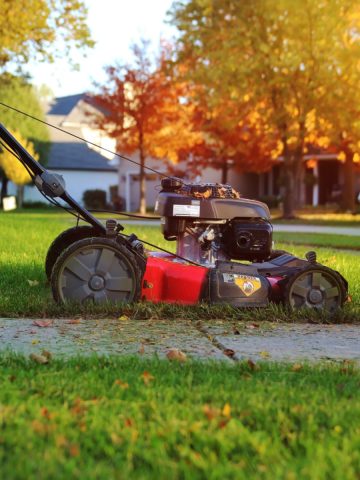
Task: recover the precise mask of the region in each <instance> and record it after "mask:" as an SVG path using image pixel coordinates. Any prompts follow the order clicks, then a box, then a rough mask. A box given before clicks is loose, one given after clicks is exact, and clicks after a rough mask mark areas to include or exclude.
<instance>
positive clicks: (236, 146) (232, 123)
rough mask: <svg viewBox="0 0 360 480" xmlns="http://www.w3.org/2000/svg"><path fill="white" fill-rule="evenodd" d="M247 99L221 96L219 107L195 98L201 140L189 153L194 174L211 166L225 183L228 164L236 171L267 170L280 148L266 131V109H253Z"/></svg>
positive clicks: (269, 132)
mask: <svg viewBox="0 0 360 480" xmlns="http://www.w3.org/2000/svg"><path fill="white" fill-rule="evenodd" d="M246 100H247V99H246V98H245V99H244V100H243V101H242V102H239V100H236V101H233V100H230V99H227V100H226V99H225V97H224V96H223V98H222V102H221V104H218V105H215V106H211V105H209V102H207V101H206V98H205V97H204V96H203V97H202V98H201V96H199V95H198V96H197V108H196V114H195V117H194V118H195V125H196V129H197V130H198V131H200V132H201V134H202V135H201V136H202V139H201V142H200V143H197V144H196V145H195V146H193V147H192V149H191V152H190V153H191V156H192V159H193V168H194V169H195V171H199V169H201V168H202V167H204V166H210V165H211V166H212V167H213V168H215V169H219V170H221V183H227V181H228V171H229V167H230V165H232V166H233V168H234V169H235V170H236V171H238V172H257V173H261V172H265V171H267V170H269V169H270V167H271V165H272V164H273V162H274V160H276V158H277V157H278V155H279V154H280V152H281V150H280V147H281V146H280V145H279V142H277V141H276V138H274V136H273V135H272V134H271V131H269V130H268V126H267V122H266V111H265V109H263V111H262V109H261V108H260V107H259V108H258V109H257V110H254V109H252V108H250V107H249V105H248V104H247V101H246ZM188 153H189V152H188Z"/></svg>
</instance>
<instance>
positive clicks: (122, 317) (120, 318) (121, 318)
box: [118, 315, 130, 322]
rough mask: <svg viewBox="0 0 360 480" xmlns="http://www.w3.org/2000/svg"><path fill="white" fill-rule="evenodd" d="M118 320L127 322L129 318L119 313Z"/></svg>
mask: <svg viewBox="0 0 360 480" xmlns="http://www.w3.org/2000/svg"><path fill="white" fill-rule="evenodd" d="M118 320H121V321H122V322H128V321H129V320H130V319H129V317H128V316H127V315H121V317H119V318H118Z"/></svg>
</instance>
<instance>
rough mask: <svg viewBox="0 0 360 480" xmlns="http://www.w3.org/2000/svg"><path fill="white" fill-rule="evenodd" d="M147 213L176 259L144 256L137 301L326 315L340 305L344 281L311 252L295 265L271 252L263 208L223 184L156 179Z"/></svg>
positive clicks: (266, 212) (267, 218)
mask: <svg viewBox="0 0 360 480" xmlns="http://www.w3.org/2000/svg"><path fill="white" fill-rule="evenodd" d="M155 212H156V213H157V214H159V215H160V216H161V227H162V233H163V235H164V238H165V239H166V240H169V241H176V245H177V247H176V254H177V256H171V255H168V254H167V255H164V254H157V253H155V252H153V253H150V254H149V256H148V258H147V267H146V271H145V276H144V282H143V291H142V295H143V298H144V299H148V300H152V301H164V302H170V303H172V302H174V303H183V304H186V303H187V304H193V303H197V302H199V301H208V302H210V303H229V304H232V305H234V306H241V307H246V306H248V307H250V306H252V307H262V306H266V305H267V304H268V303H269V301H273V302H278V303H279V302H282V303H285V304H287V305H290V306H291V307H292V308H301V307H310V308H316V309H323V308H325V309H327V310H329V311H332V310H335V309H336V308H338V307H340V306H341V305H342V304H343V303H344V301H345V299H346V296H347V282H346V280H345V279H344V278H343V277H342V276H341V275H340V274H339V273H337V272H335V271H333V270H331V269H329V268H327V267H324V266H323V265H320V264H319V263H317V261H316V254H315V252H309V253H308V254H307V256H306V259H300V258H297V257H295V256H293V255H291V254H289V253H287V252H284V251H279V250H273V241H272V232H273V227H272V224H271V222H270V212H269V209H268V207H267V205H265V204H264V203H261V202H258V201H255V200H249V199H243V198H240V195H239V194H238V193H237V192H236V191H235V190H234V189H233V188H232V187H231V186H229V185H221V184H211V183H205V184H191V185H184V182H183V181H182V180H179V179H176V178H166V179H163V180H162V190H161V192H160V193H159V195H158V199H157V202H156V206H155ZM188 262H190V263H195V264H196V266H193V265H189V263H188ZM240 262H246V263H240Z"/></svg>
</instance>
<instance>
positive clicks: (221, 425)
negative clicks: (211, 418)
mask: <svg viewBox="0 0 360 480" xmlns="http://www.w3.org/2000/svg"><path fill="white" fill-rule="evenodd" d="M229 420H230V419H229V418H222V419H221V420H220V422H219V423H218V427H219V428H224V427H226V425H227V424H228V423H229Z"/></svg>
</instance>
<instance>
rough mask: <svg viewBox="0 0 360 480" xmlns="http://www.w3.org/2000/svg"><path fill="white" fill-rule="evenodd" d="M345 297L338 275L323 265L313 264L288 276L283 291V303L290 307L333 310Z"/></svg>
mask: <svg viewBox="0 0 360 480" xmlns="http://www.w3.org/2000/svg"><path fill="white" fill-rule="evenodd" d="M345 299H346V288H345V285H344V283H343V281H342V279H341V277H340V275H339V274H338V273H337V272H335V271H333V270H331V269H329V268H326V267H323V266H316V267H315V266H314V267H310V268H307V269H306V270H302V271H300V272H298V273H296V274H295V275H294V276H292V277H290V279H289V281H288V283H287V285H286V287H285V291H284V301H285V304H287V305H289V306H290V308H291V309H293V310H297V309H299V308H312V309H316V310H326V311H328V312H333V311H335V310H337V309H338V308H340V307H341V306H342V305H343V303H344V302H345Z"/></svg>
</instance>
